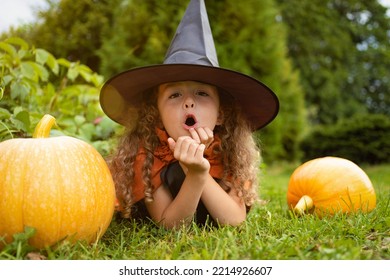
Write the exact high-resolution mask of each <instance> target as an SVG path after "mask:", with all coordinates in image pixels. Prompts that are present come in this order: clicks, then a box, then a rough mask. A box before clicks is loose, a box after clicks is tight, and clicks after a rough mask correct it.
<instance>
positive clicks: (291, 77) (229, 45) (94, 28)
mask: <svg viewBox="0 0 390 280" xmlns="http://www.w3.org/2000/svg"><path fill="white" fill-rule="evenodd" d="M48 1H49V2H50V0H48ZM188 3H189V0H166V1H159V0H94V1H92V0H80V1H76V2H75V1H70V0H60V1H59V2H58V4H55V1H54V2H51V6H50V8H49V9H48V10H47V11H44V12H41V14H40V17H41V21H40V22H38V23H37V24H36V26H33V27H31V28H30V30H28V32H26V31H24V32H25V35H24V36H23V38H27V39H28V38H30V39H29V42H32V43H34V44H35V45H37V46H39V47H43V48H46V49H48V50H49V51H51V52H52V53H53V54H55V55H56V56H59V57H66V58H67V59H69V60H79V61H80V62H82V63H85V64H87V65H88V66H90V67H91V68H92V69H93V70H97V69H98V71H99V73H101V74H103V75H104V76H105V77H109V76H112V75H114V74H116V73H118V72H120V71H124V70H127V69H129V68H132V67H137V66H144V65H149V64H158V63H162V62H163V60H164V56H165V52H166V50H167V49H168V46H169V43H170V41H171V39H172V37H173V35H174V33H175V30H176V28H177V26H178V24H179V22H180V20H181V18H182V15H183V13H184V11H185V9H186V7H187V5H188ZM206 6H207V11H208V14H209V19H210V23H211V28H212V30H213V35H214V40H215V44H216V48H217V53H218V56H219V63H220V65H221V67H224V68H230V69H233V70H236V71H240V72H243V73H245V74H248V75H251V76H253V77H255V78H258V79H259V80H261V81H263V82H264V83H265V84H266V85H268V86H269V87H270V88H272V89H273V90H274V91H275V92H276V94H277V95H278V97H279V99H280V103H281V108H280V114H279V116H278V117H277V119H276V120H275V121H274V122H273V123H272V124H271V125H270V126H268V127H267V128H266V129H264V130H262V131H261V132H260V133H258V137H259V139H260V141H261V142H262V146H263V148H264V155H265V157H266V158H267V160H269V161H270V160H272V159H278V158H286V159H297V158H298V157H299V149H298V147H299V141H300V139H301V135H302V132H303V128H304V127H305V125H304V123H305V109H304V102H303V101H304V100H303V95H302V92H303V90H302V89H301V87H300V85H299V75H298V73H297V71H294V70H293V68H292V62H291V61H290V60H289V59H288V58H287V46H286V40H287V39H286V36H287V35H286V31H285V28H284V23H283V22H281V16H280V14H279V11H278V8H277V7H276V6H275V2H274V0H263V1H258V0H243V1H229V0H220V1H206ZM20 31H23V30H20ZM19 35H20V34H19Z"/></svg>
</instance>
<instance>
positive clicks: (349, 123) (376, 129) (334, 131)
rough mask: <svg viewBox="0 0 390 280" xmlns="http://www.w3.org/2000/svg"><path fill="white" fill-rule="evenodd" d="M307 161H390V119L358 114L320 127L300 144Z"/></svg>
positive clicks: (381, 116) (383, 116)
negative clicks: (332, 157) (333, 158)
mask: <svg viewBox="0 0 390 280" xmlns="http://www.w3.org/2000/svg"><path fill="white" fill-rule="evenodd" d="M301 148H302V150H303V153H304V159H305V160H309V159H313V158H317V157H323V156H338V157H343V158H347V159H349V160H351V161H354V162H356V163H383V162H390V118H389V117H388V116H386V115H359V116H355V117H353V118H350V119H348V120H343V121H340V122H339V123H337V124H335V125H333V126H321V127H317V128H316V129H314V130H313V131H312V133H311V134H310V135H309V136H308V137H306V138H305V139H304V140H303V141H302V144H301Z"/></svg>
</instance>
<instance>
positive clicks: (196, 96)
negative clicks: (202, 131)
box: [157, 81, 221, 140]
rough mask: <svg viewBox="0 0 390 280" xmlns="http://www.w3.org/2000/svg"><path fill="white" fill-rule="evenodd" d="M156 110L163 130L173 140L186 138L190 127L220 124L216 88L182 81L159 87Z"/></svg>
mask: <svg viewBox="0 0 390 280" xmlns="http://www.w3.org/2000/svg"><path fill="white" fill-rule="evenodd" d="M157 107H158V110H159V112H160V116H161V120H162V123H163V125H164V128H165V130H166V131H167V133H168V134H169V136H170V137H172V138H173V139H174V140H177V138H178V137H180V136H186V135H187V136H189V135H190V133H189V131H188V130H189V129H190V128H191V127H193V128H198V127H208V128H209V129H211V130H214V127H215V126H216V125H218V124H221V120H220V119H221V118H220V116H219V112H220V110H219V109H220V108H219V95H218V91H217V88H216V87H215V86H211V85H208V84H203V83H199V82H193V81H183V82H174V83H166V84H161V85H160V86H159V87H158V95H157Z"/></svg>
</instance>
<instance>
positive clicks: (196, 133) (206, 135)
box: [189, 127, 214, 149]
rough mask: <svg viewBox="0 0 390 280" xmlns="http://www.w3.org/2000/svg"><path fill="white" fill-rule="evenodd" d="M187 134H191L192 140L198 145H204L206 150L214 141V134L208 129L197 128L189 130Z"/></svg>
mask: <svg viewBox="0 0 390 280" xmlns="http://www.w3.org/2000/svg"><path fill="white" fill-rule="evenodd" d="M189 132H190V134H191V137H192V139H194V140H195V141H196V142H197V143H199V144H204V145H205V146H206V149H207V148H208V147H209V146H210V144H211V143H213V141H214V133H213V131H212V130H211V129H210V128H208V127H198V128H196V129H195V128H190V129H189Z"/></svg>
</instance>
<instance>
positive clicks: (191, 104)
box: [184, 97, 195, 109]
mask: <svg viewBox="0 0 390 280" xmlns="http://www.w3.org/2000/svg"><path fill="white" fill-rule="evenodd" d="M194 107H195V101H194V99H192V98H191V97H188V98H186V99H185V100H184V108H186V109H189V108H194Z"/></svg>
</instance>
